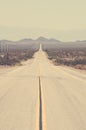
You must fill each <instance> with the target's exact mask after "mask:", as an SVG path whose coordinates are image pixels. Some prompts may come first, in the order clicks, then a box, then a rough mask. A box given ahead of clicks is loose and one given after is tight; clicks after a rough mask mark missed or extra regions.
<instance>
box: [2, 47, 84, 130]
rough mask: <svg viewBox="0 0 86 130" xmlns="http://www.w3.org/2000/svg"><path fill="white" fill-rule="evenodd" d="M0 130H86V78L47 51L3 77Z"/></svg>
mask: <svg viewBox="0 0 86 130" xmlns="http://www.w3.org/2000/svg"><path fill="white" fill-rule="evenodd" d="M0 130H86V75H85V74H82V73H80V72H78V71H76V70H73V69H69V68H67V67H61V66H54V65H53V64H52V63H51V62H50V61H49V60H48V58H47V55H46V53H45V52H43V51H42V49H41V46H40V50H39V51H38V52H36V53H35V55H34V59H33V61H32V63H31V64H29V63H28V64H26V65H25V66H22V67H19V68H17V69H14V70H12V71H10V72H7V73H4V74H2V75H0Z"/></svg>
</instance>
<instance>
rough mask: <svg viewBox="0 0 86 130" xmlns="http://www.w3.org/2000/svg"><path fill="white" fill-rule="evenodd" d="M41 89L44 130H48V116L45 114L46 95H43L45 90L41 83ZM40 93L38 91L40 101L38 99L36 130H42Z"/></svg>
mask: <svg viewBox="0 0 86 130" xmlns="http://www.w3.org/2000/svg"><path fill="white" fill-rule="evenodd" d="M40 85H41V86H40V87H41V99H42V113H41V114H42V130H47V128H46V114H45V103H44V95H43V88H42V84H41V83H40ZM39 95H40V92H39V91H38V99H37V105H36V125H35V130H40V124H39V123H40V121H39V120H40V118H39V117H40V98H39Z"/></svg>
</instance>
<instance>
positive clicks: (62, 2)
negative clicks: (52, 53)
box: [0, 0, 86, 40]
mask: <svg viewBox="0 0 86 130" xmlns="http://www.w3.org/2000/svg"><path fill="white" fill-rule="evenodd" d="M38 36H45V37H53V38H57V39H60V40H76V39H78V40H82V39H86V0H0V39H9V40H10V39H11V40H17V39H21V38H24V37H25V38H37V37H38Z"/></svg>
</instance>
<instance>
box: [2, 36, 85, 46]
mask: <svg viewBox="0 0 86 130" xmlns="http://www.w3.org/2000/svg"><path fill="white" fill-rule="evenodd" d="M40 43H41V44H43V45H45V46H48V47H50V48H55V47H56V48H60V47H63V48H65V47H66V48H67V47H70V48H71V47H73V48H78V47H79V48H80V47H84V48H86V40H83V41H78V40H77V41H75V42H62V41H60V40H56V39H53V38H52V39H48V38H45V37H42V36H41V37H39V38H37V39H35V40H34V39H21V40H19V41H9V40H0V45H2V46H4V45H9V46H12V48H13V47H15V46H19V47H20V46H21V47H22V48H23V47H24V48H27V47H28V46H34V44H36V45H37V46H39V44H40ZM36 45H35V46H36Z"/></svg>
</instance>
